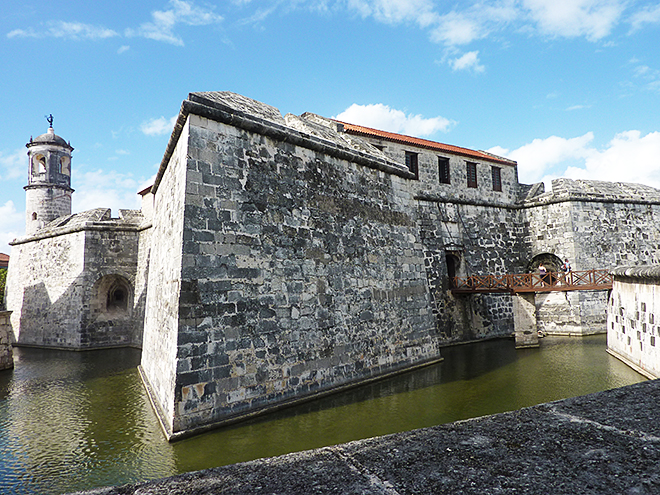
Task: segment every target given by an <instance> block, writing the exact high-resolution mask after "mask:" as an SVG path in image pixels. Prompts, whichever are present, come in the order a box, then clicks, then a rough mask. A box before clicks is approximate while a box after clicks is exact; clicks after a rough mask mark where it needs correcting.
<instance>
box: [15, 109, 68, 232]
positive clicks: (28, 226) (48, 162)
mask: <svg viewBox="0 0 660 495" xmlns="http://www.w3.org/2000/svg"><path fill="white" fill-rule="evenodd" d="M48 123H49V124H50V126H49V128H48V132H46V133H45V134H42V135H40V136H37V137H36V138H35V139H32V138H30V142H29V143H27V144H26V145H25V146H26V147H27V149H28V153H27V154H28V164H29V165H28V184H27V186H25V187H24V189H25V200H26V205H25V210H26V218H25V232H26V234H33V233H34V232H36V231H37V230H39V229H40V228H42V227H43V226H44V225H46V224H47V223H48V222H51V221H53V220H55V219H56V218H59V217H61V216H64V215H70V214H71V194H72V193H73V189H71V152H72V151H73V147H72V146H71V145H70V144H69V143H67V142H66V141H65V140H64V139H62V138H61V137H60V136H58V135H57V134H55V131H54V130H53V116H52V115H50V116H49V117H48Z"/></svg>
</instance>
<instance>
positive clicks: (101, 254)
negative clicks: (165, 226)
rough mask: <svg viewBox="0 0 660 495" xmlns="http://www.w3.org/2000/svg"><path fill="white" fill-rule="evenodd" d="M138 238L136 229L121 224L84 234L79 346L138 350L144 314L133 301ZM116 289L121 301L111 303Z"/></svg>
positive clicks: (134, 299)
mask: <svg viewBox="0 0 660 495" xmlns="http://www.w3.org/2000/svg"><path fill="white" fill-rule="evenodd" d="M138 238H139V235H138V233H137V232H136V231H135V229H133V228H130V229H128V230H124V229H123V228H121V226H120V225H104V226H103V228H99V229H96V228H95V229H89V230H86V231H85V266H84V272H83V280H84V283H83V287H84V292H83V301H84V302H85V304H84V306H83V307H82V308H80V320H81V321H80V332H81V333H80V346H81V347H123V346H137V347H139V345H140V343H141V336H142V326H143V315H142V314H141V311H140V309H139V306H138V305H137V303H138V302H139V299H138V300H136V298H135V296H136V267H137V264H138V259H137V258H138ZM117 290H119V291H120V293H119V297H120V299H119V300H117V301H115V302H114V303H113V302H112V301H111V300H110V299H112V293H113V291H117ZM136 306H137V311H136Z"/></svg>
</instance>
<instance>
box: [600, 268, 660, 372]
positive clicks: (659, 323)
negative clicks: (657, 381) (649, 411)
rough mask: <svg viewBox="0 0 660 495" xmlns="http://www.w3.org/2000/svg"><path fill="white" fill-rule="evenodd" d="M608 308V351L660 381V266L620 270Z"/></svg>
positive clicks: (616, 271) (617, 273) (615, 275)
mask: <svg viewBox="0 0 660 495" xmlns="http://www.w3.org/2000/svg"><path fill="white" fill-rule="evenodd" d="M613 273H614V286H613V289H612V294H611V297H610V300H609V304H608V306H607V348H608V351H609V352H610V353H611V354H613V355H615V356H616V357H618V358H619V359H621V360H622V361H624V362H626V363H627V364H629V365H630V366H631V367H633V368H635V369H636V370H637V371H639V372H640V373H642V374H644V375H646V376H648V377H650V378H660V266H658V265H653V266H638V267H618V268H616V269H615V270H613Z"/></svg>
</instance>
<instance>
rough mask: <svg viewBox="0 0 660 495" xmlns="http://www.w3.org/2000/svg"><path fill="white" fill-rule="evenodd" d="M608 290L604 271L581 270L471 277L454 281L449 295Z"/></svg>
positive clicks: (610, 285) (608, 286)
mask: <svg viewBox="0 0 660 495" xmlns="http://www.w3.org/2000/svg"><path fill="white" fill-rule="evenodd" d="M611 288H612V275H610V273H609V271H608V270H583V271H572V272H569V273H563V272H548V273H546V274H545V275H541V274H540V273H509V274H506V275H471V276H469V277H454V278H453V280H452V287H451V291H452V292H454V293H459V294H460V293H475V292H510V293H516V292H551V291H569V290H604V289H611Z"/></svg>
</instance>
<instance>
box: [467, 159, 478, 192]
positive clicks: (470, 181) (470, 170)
mask: <svg viewBox="0 0 660 495" xmlns="http://www.w3.org/2000/svg"><path fill="white" fill-rule="evenodd" d="M466 165H467V186H468V187H477V164H476V163H472V162H466Z"/></svg>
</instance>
